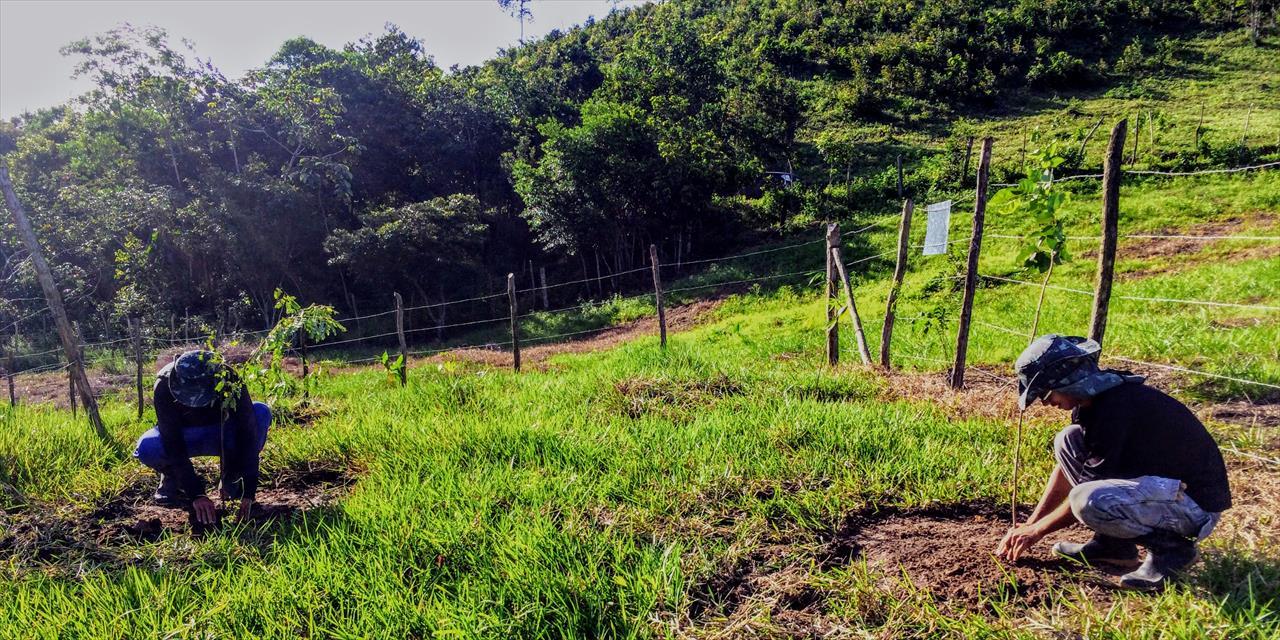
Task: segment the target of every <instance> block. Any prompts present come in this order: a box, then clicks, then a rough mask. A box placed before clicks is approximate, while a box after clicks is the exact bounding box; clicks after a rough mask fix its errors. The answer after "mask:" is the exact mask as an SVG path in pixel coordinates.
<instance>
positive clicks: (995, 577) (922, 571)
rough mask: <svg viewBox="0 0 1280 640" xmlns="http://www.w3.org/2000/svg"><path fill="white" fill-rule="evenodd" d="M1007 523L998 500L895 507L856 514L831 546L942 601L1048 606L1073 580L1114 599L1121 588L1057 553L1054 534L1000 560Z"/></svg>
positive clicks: (896, 583) (1068, 534)
mask: <svg viewBox="0 0 1280 640" xmlns="http://www.w3.org/2000/svg"><path fill="white" fill-rule="evenodd" d="M1023 517H1025V514H1023ZM1008 529H1009V514H1008V512H1007V511H1002V510H997V509H995V508H993V507H992V506H991V505H984V504H969V505H945V506H940V507H930V508H925V509H910V510H894V509H890V510H883V511H880V512H878V513H870V514H860V515H855V516H853V517H851V518H849V519H848V520H847V521H846V523H845V525H844V528H842V529H841V530H840V531H839V532H837V534H836V537H835V539H834V540H833V542H832V545H833V546H834V548H836V549H839V550H843V549H845V548H847V549H849V550H850V551H852V552H853V553H855V554H856V555H857V556H858V557H860V558H862V559H864V560H866V562H867V564H868V566H870V567H875V568H878V569H880V570H881V571H882V572H883V573H884V575H885V577H886V580H885V581H884V583H883V584H882V586H883V587H884V588H886V589H887V590H890V591H892V590H895V589H900V588H901V585H900V580H898V579H896V576H901V575H903V574H905V577H906V578H907V579H909V580H910V582H911V583H912V584H913V585H915V586H916V587H919V588H923V589H926V590H928V591H929V592H930V593H931V594H933V596H934V597H935V598H937V599H938V600H939V601H940V602H944V603H946V604H948V605H951V606H953V607H961V608H964V609H968V610H973V611H985V610H988V608H989V606H990V604H989V603H990V601H993V600H994V601H1008V602H1012V603H1015V604H1018V605H1021V606H1027V607H1036V606H1042V605H1044V604H1047V603H1048V601H1049V598H1050V597H1051V596H1052V595H1053V589H1054V587H1061V586H1065V585H1067V584H1068V583H1069V584H1070V585H1071V586H1073V587H1083V588H1084V589H1085V591H1086V592H1088V593H1089V594H1090V596H1091V597H1092V598H1093V599H1094V600H1109V599H1110V596H1109V593H1110V592H1111V591H1112V590H1113V589H1114V587H1113V586H1112V585H1111V584H1110V583H1109V582H1107V581H1106V580H1105V579H1103V578H1101V577H1100V576H1098V574H1097V573H1095V571H1085V570H1084V568H1083V567H1080V566H1079V565H1076V564H1074V563H1071V562H1069V561H1067V560H1064V559H1062V558H1057V557H1055V556H1054V554H1053V552H1052V550H1051V547H1052V541H1051V540H1045V541H1043V542H1042V543H1041V544H1039V545H1037V546H1036V547H1034V548H1033V549H1032V550H1031V551H1030V552H1029V553H1028V555H1027V556H1024V557H1023V558H1020V559H1019V560H1018V562H1017V564H1009V563H1005V562H1002V561H1000V560H998V559H996V558H995V556H994V555H992V551H993V549H994V547H995V544H996V542H997V541H999V540H1000V539H1001V538H1002V537H1003V536H1004V534H1005V532H1006V531H1008ZM1091 535H1092V534H1091V533H1090V532H1089V531H1087V530H1086V529H1084V528H1083V527H1080V526H1073V527H1071V528H1070V529H1067V530H1064V531H1062V532H1059V533H1058V534H1055V536H1054V538H1055V539H1078V540H1080V541H1084V540H1087V539H1088V538H1089V537H1090V536H1091Z"/></svg>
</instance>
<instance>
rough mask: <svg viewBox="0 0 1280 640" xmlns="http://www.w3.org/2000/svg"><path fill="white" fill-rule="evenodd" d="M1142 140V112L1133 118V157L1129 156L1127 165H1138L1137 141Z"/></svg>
mask: <svg viewBox="0 0 1280 640" xmlns="http://www.w3.org/2000/svg"><path fill="white" fill-rule="evenodd" d="M1141 139H1142V112H1141V111H1139V112H1138V113H1136V114H1135V115H1134V116H1133V155H1131V156H1129V164H1130V165H1136V164H1138V141H1139V140H1141Z"/></svg>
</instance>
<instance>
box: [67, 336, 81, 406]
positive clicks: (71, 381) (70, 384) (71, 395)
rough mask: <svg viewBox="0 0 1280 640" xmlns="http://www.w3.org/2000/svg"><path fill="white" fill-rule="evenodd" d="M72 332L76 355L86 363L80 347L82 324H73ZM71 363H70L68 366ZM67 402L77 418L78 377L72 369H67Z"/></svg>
mask: <svg viewBox="0 0 1280 640" xmlns="http://www.w3.org/2000/svg"><path fill="white" fill-rule="evenodd" d="M71 332H72V334H73V335H74V336H75V340H76V353H77V354H78V355H79V356H80V361H81V362H84V349H82V348H81V347H80V323H78V322H72V323H71ZM69 364H70V362H69V361H68V365H69ZM67 401H68V402H70V404H71V417H72V418H75V417H76V376H75V372H73V371H72V370H71V367H70V366H68V367H67Z"/></svg>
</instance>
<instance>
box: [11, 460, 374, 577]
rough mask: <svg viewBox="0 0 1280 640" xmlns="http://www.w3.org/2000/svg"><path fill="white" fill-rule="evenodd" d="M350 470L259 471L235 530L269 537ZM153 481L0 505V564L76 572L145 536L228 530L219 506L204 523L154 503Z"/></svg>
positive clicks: (135, 546)
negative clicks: (213, 519)
mask: <svg viewBox="0 0 1280 640" xmlns="http://www.w3.org/2000/svg"><path fill="white" fill-rule="evenodd" d="M357 475H358V474H357V473H356V470H354V469H340V468H336V467H334V466H331V465H327V464H320V465H305V466H300V467H294V468H289V469H285V470H281V471H279V472H276V473H273V474H271V475H269V476H264V477H263V478H262V480H261V483H260V485H259V488H258V494H257V500H256V501H255V503H254V505H253V509H252V512H251V515H250V518H249V522H247V523H245V524H246V525H247V526H246V527H243V528H242V527H239V526H237V527H235V530H237V531H239V532H242V533H243V532H248V533H250V534H251V535H252V536H253V537H255V538H259V539H260V538H261V537H262V536H264V535H265V536H266V537H267V538H269V537H270V536H271V535H272V534H273V533H274V532H276V531H279V530H280V529H281V528H282V527H283V526H284V525H286V523H289V522H291V521H295V520H297V519H299V518H301V517H303V516H304V515H305V514H307V513H309V512H313V511H316V510H318V509H322V508H325V507H330V506H332V505H334V504H336V503H337V502H338V500H340V499H341V498H342V497H343V496H345V495H346V494H347V493H348V492H349V490H350V488H351V486H352V484H354V482H355V480H356V478H357ZM156 482H157V479H156V476H155V475H154V474H147V473H144V474H139V475H138V476H137V477H136V478H135V479H134V480H133V481H132V482H131V483H130V484H129V485H128V486H127V487H126V488H125V489H124V490H123V491H121V492H120V493H118V494H116V495H115V496H113V497H111V498H109V499H106V500H104V501H102V502H101V503H99V504H97V505H95V506H93V507H92V508H90V509H87V510H86V509H71V508H67V507H63V506H60V505H57V504H32V505H29V506H28V507H26V508H24V509H22V510H20V511H17V512H15V513H0V567H3V566H8V567H10V568H12V569H15V570H17V571H18V572H19V573H21V572H24V571H31V570H39V571H43V572H47V573H55V574H56V573H59V571H60V570H74V571H75V572H76V573H82V572H83V571H84V570H85V568H86V567H89V568H101V569H114V568H121V567H123V566H125V565H129V564H132V563H134V562H136V561H137V560H139V559H140V558H141V557H143V556H144V555H145V554H144V553H143V549H144V547H146V546H147V545H149V544H151V543H156V542H160V541H163V540H166V539H169V538H173V537H183V536H186V537H195V538H200V537H204V536H208V535H214V534H216V533H218V532H220V531H230V530H231V527H232V523H231V521H230V520H228V519H227V514H226V513H225V511H224V510H222V509H219V516H220V518H221V522H220V523H219V524H217V525H213V526H204V525H200V524H199V523H198V522H196V521H195V518H194V515H193V513H192V511H191V509H190V508H189V507H186V506H164V505H160V504H157V503H156V502H155V501H154V500H153V499H152V494H153V493H154V492H155V488H156ZM187 548H188V550H189V546H188V547H187ZM185 559H189V558H185ZM167 560H168V561H169V562H174V561H178V562H180V561H182V560H184V558H183V557H181V556H179V557H170V558H168V559H167Z"/></svg>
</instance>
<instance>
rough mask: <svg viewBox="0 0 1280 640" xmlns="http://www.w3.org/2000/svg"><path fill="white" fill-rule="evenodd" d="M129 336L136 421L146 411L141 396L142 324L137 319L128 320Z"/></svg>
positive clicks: (144, 400)
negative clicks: (131, 345) (134, 371)
mask: <svg viewBox="0 0 1280 640" xmlns="http://www.w3.org/2000/svg"><path fill="white" fill-rule="evenodd" d="M129 335H130V337H132V338H133V363H134V367H135V369H136V370H137V371H136V374H137V375H136V377H137V387H138V419H139V420H141V419H142V412H143V410H144V409H146V407H147V405H146V398H145V397H144V396H143V395H142V390H143V386H142V323H140V322H139V321H138V319H137V318H129Z"/></svg>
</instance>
